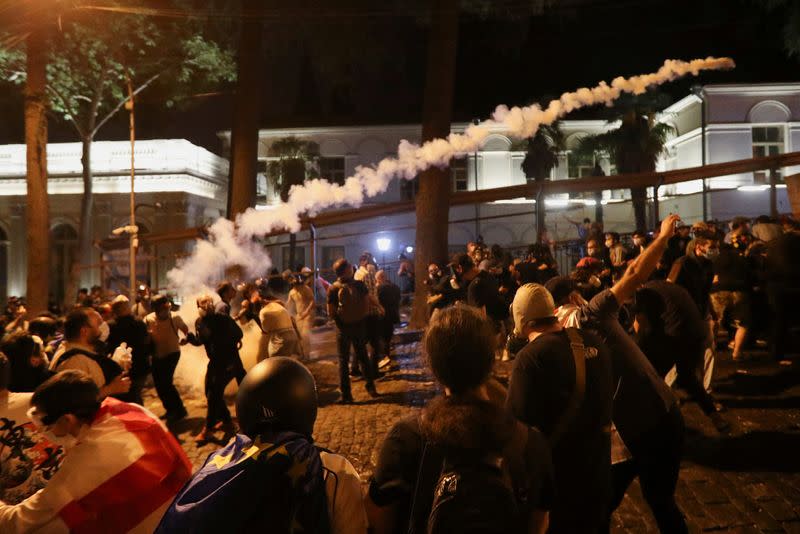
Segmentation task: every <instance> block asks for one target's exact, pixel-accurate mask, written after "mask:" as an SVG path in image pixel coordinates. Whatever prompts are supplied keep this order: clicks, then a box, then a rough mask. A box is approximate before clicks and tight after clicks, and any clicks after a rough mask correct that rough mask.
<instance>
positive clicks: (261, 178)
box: [256, 159, 269, 204]
mask: <svg viewBox="0 0 800 534" xmlns="http://www.w3.org/2000/svg"><path fill="white" fill-rule="evenodd" d="M267 165H269V162H268V161H267V160H265V159H260V160H258V162H257V163H256V204H267V203H269V197H268V193H269V186H268V179H267Z"/></svg>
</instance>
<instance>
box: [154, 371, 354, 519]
mask: <svg viewBox="0 0 800 534" xmlns="http://www.w3.org/2000/svg"><path fill="white" fill-rule="evenodd" d="M317 402H318V401H317V388H316V384H315V383H314V377H313V376H312V375H311V373H310V372H309V371H308V369H307V368H306V367H305V366H304V365H303V364H301V363H300V362H298V361H296V360H293V359H292V358H285V357H281V356H277V357H275V358H269V359H268V360H264V361H262V362H261V363H259V364H257V365H256V366H255V367H253V368H252V369H251V370H250V372H249V373H248V374H247V376H246V377H245V379H244V381H243V382H242V384H241V386H240V387H239V393H238V395H237V397H236V415H237V417H238V419H239V425H240V426H241V433H240V434H237V435H236V437H235V438H234V439H232V440H231V441H230V443H228V445H227V446H226V447H225V448H223V449H220V450H218V451H216V452H214V453H212V454H211V455H210V456H209V457H208V459H207V460H206V463H205V465H204V466H203V467H202V468H200V471H198V472H197V473H196V474H195V475H194V477H192V479H191V480H190V481H189V483H188V484H187V485H186V486H185V487H184V488H183V489H182V490H181V491H180V493H179V494H178V496H177V497H176V498H175V500H174V502H173V503H172V504H171V505H170V506H169V508H168V509H167V512H166V514H164V517H163V519H162V520H161V523H160V524H159V525H158V528H157V529H156V531H155V532H156V533H157V534H167V533H173V532H193V533H195V534H204V533H209V534H211V533H216V532H249V531H253V532H262V531H263V532H318V533H323V532H331V533H332V534H345V533H346V534H363V533H366V532H367V517H366V513H365V511H364V504H363V502H362V499H361V482H360V480H359V477H358V473H357V472H356V470H355V469H354V468H353V466H352V465H351V464H350V462H348V461H347V459H345V458H344V457H342V456H339V455H337V454H333V453H330V452H328V451H325V450H322V449H319V448H318V447H317V446H316V445H314V439H313V437H312V434H313V431H314V422H315V421H316V418H317Z"/></svg>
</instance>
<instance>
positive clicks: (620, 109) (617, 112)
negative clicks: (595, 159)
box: [575, 93, 674, 174]
mask: <svg viewBox="0 0 800 534" xmlns="http://www.w3.org/2000/svg"><path fill="white" fill-rule="evenodd" d="M663 104H664V97H663V95H660V94H658V93H654V94H646V95H642V96H639V97H631V98H625V99H621V100H620V101H619V102H618V104H617V105H616V106H614V107H613V108H611V109H612V117H610V118H612V119H614V120H618V121H620V125H619V127H617V128H615V129H613V130H609V131H608V132H605V133H601V134H597V135H587V136H586V137H583V138H582V139H581V140H580V141H579V143H578V147H577V149H576V150H575V152H576V156H578V157H581V156H591V155H594V154H596V153H598V152H607V153H608V154H610V155H611V157H612V159H613V160H614V163H615V164H616V166H617V170H618V172H619V173H621V174H625V173H633V172H649V171H654V170H655V168H656V162H657V161H658V158H659V157H661V155H662V154H664V153H665V151H666V143H667V140H668V139H669V137H670V135H672V134H673V133H674V128H672V126H670V125H668V124H665V123H663V122H657V121H656V113H657V110H658V109H659V108H661V107H663Z"/></svg>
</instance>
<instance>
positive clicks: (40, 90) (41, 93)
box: [25, 29, 50, 314]
mask: <svg viewBox="0 0 800 534" xmlns="http://www.w3.org/2000/svg"><path fill="white" fill-rule="evenodd" d="M27 45H28V50H27V66H26V68H27V75H28V77H27V81H26V84H25V144H26V146H27V153H26V163H27V172H26V180H27V184H28V195H27V206H26V209H25V225H26V239H27V242H28V281H27V290H26V295H25V296H26V300H27V304H28V310H29V311H30V312H31V313H32V314H35V313H38V312H42V311H45V310H47V304H48V302H47V300H48V293H49V273H48V256H49V254H50V206H49V203H48V202H49V201H48V197H47V114H46V113H47V96H46V89H47V78H46V68H47V55H46V54H47V52H46V49H45V33H44V31H42V30H38V29H37V30H34V31H33V32H31V34H30V35H29V36H28V42H27Z"/></svg>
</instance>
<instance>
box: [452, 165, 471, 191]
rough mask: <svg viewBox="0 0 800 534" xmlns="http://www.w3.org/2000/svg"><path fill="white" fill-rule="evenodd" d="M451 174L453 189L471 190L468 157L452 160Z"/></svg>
mask: <svg viewBox="0 0 800 534" xmlns="http://www.w3.org/2000/svg"><path fill="white" fill-rule="evenodd" d="M450 176H451V177H452V181H453V191H455V192H456V193H458V192H459V191H468V190H469V173H468V172H467V158H466V157H463V158H458V159H453V160H451V161H450Z"/></svg>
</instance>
